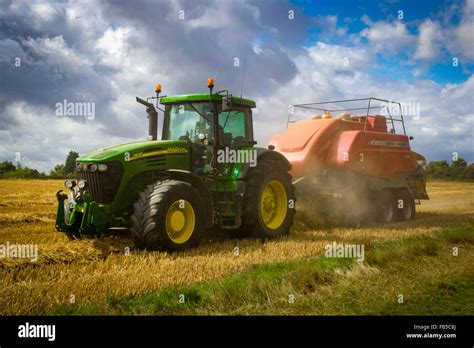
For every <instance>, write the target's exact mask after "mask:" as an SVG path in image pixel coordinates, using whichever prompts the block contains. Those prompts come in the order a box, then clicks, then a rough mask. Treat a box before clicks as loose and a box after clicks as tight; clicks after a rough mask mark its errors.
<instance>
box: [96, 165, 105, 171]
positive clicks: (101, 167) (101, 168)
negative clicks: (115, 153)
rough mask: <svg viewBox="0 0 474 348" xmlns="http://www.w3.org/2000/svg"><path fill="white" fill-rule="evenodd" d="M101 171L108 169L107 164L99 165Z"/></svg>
mask: <svg viewBox="0 0 474 348" xmlns="http://www.w3.org/2000/svg"><path fill="white" fill-rule="evenodd" d="M97 167H98V168H99V172H105V171H106V170H107V164H104V163H100V164H99V165H98V166H97Z"/></svg>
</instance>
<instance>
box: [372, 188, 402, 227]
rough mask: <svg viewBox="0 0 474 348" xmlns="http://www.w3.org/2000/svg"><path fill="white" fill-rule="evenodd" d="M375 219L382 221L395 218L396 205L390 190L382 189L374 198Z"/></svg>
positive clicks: (391, 220) (389, 220) (386, 221)
mask: <svg viewBox="0 0 474 348" xmlns="http://www.w3.org/2000/svg"><path fill="white" fill-rule="evenodd" d="M376 205H377V206H376V209H377V220H378V221H380V222H384V223H389V222H393V221H395V219H396V214H397V206H396V201H395V196H394V195H393V193H392V192H391V191H390V190H387V189H385V190H382V191H381V192H380V193H379V195H378V197H377V199H376Z"/></svg>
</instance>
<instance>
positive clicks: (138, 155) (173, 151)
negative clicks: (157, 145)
mask: <svg viewBox="0 0 474 348" xmlns="http://www.w3.org/2000/svg"><path fill="white" fill-rule="evenodd" d="M181 153H188V150H186V149H185V148H184V147H168V148H166V149H159V150H154V151H148V152H138V153H135V154H133V155H132V156H131V158H130V159H131V160H136V159H140V158H144V157H151V156H158V155H169V154H181Z"/></svg>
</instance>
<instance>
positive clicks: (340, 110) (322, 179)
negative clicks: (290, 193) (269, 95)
mask: <svg viewBox="0 0 474 348" xmlns="http://www.w3.org/2000/svg"><path fill="white" fill-rule="evenodd" d="M361 103H362V104H364V105H363V107H361ZM375 103H380V105H378V106H377V104H375ZM374 104H375V105H374ZM394 105H395V106H397V108H394V107H393V106H394ZM290 109H291V111H292V112H291V113H290V115H289V118H288V124H287V129H286V130H285V131H284V132H283V133H282V134H280V135H277V136H273V137H272V138H271V140H270V142H269V146H270V147H271V148H274V149H275V150H276V151H278V152H280V153H281V154H283V155H284V156H285V157H286V158H287V159H288V161H289V162H290V163H291V165H292V170H291V174H292V176H293V178H294V181H293V182H294V183H295V184H296V189H297V193H298V194H299V197H300V198H303V199H304V201H306V202H311V203H317V204H316V206H317V208H315V209H317V210H318V212H320V213H322V214H323V215H326V216H329V217H332V218H334V217H335V218H336V220H337V221H341V219H342V221H347V219H348V220H349V221H354V220H355V221H357V222H360V221H361V220H365V219H367V218H369V219H371V218H376V219H377V220H379V221H382V222H391V221H396V220H411V219H413V218H414V217H415V205H416V204H419V203H420V200H421V199H428V194H427V192H426V180H425V175H424V171H425V166H426V162H425V159H424V157H423V156H421V155H420V154H418V153H416V152H414V151H412V150H411V148H410V140H412V139H413V138H412V137H409V136H407V134H406V130H405V122H404V119H403V114H402V105H401V104H400V103H396V102H393V101H389V100H384V99H378V98H372V97H371V98H361V99H352V100H338V101H328V102H316V103H309V104H298V105H293V106H292V107H291V108H290ZM373 109H379V110H382V111H383V112H381V113H383V114H371V113H372V110H373ZM394 110H397V114H396V115H395V114H394ZM361 111H362V114H361ZM315 113H317V114H316V115H314V114H315ZM305 114H306V116H308V115H310V117H309V119H300V120H295V118H297V116H296V115H300V116H301V115H305ZM396 125H398V127H396ZM396 128H399V129H400V132H397V130H396ZM311 206H312V207H314V206H315V205H314V204H311Z"/></svg>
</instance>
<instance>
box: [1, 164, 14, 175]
mask: <svg viewBox="0 0 474 348" xmlns="http://www.w3.org/2000/svg"><path fill="white" fill-rule="evenodd" d="M15 169H16V167H15V165H14V164H13V163H12V162H10V161H3V162H0V175H2V174H4V173H6V172H12V171H14V170H15Z"/></svg>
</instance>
